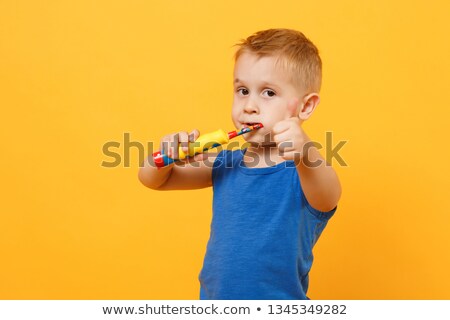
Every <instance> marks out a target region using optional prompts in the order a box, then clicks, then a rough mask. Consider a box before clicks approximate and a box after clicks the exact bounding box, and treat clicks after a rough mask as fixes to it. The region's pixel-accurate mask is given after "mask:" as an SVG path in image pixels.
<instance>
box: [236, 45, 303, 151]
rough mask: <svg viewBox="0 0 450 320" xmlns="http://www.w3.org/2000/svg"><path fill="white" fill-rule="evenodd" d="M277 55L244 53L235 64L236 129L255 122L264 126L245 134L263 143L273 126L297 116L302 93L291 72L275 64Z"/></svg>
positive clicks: (248, 137) (248, 139)
mask: <svg viewBox="0 0 450 320" xmlns="http://www.w3.org/2000/svg"><path fill="white" fill-rule="evenodd" d="M275 62H276V57H272V56H267V57H261V58H259V57H258V56H256V55H255V54H252V53H243V54H242V55H241V56H240V57H239V58H238V60H237V61H236V64H235V67H234V98H233V108H232V112H231V116H232V119H233V122H234V125H235V126H236V128H237V129H241V128H243V127H245V126H248V125H250V124H252V123H262V124H263V125H264V128H262V129H259V130H255V131H252V132H250V133H246V134H244V138H245V140H246V141H249V142H250V141H251V142H256V143H261V142H263V141H264V136H265V135H266V134H267V133H269V132H271V131H272V128H273V126H274V125H275V124H276V123H277V122H279V121H281V120H285V119H288V118H291V117H296V116H298V103H297V105H293V104H292V102H293V101H295V99H298V100H297V101H300V99H301V97H302V93H301V92H299V90H298V89H297V88H296V87H295V86H294V84H293V83H292V81H291V80H290V77H289V75H287V74H286V72H283V71H282V69H281V68H280V67H278V66H276V65H275Z"/></svg>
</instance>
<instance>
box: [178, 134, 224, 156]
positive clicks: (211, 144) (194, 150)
mask: <svg viewBox="0 0 450 320" xmlns="http://www.w3.org/2000/svg"><path fill="white" fill-rule="evenodd" d="M229 140H230V139H229V138H228V133H226V132H225V131H223V130H221V129H219V130H216V131H213V132H210V133H206V134H204V135H201V136H200V137H198V138H197V140H195V142H191V143H189V156H190V157H192V156H194V155H196V154H198V153H202V152H203V151H205V150H208V149H212V148H215V147H217V146H219V145H221V144H224V143H228V141H229ZM186 157H187V155H186V153H184V152H183V150H181V147H179V148H178V159H180V160H181V159H185V158H186Z"/></svg>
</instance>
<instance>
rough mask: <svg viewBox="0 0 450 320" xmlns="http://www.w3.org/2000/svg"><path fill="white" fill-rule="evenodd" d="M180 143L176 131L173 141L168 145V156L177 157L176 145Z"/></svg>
mask: <svg viewBox="0 0 450 320" xmlns="http://www.w3.org/2000/svg"><path fill="white" fill-rule="evenodd" d="M179 143H180V135H179V134H178V133H177V134H175V135H174V136H173V141H172V143H171V146H170V154H171V155H169V157H171V158H172V159H178V145H179Z"/></svg>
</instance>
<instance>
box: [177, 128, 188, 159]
mask: <svg viewBox="0 0 450 320" xmlns="http://www.w3.org/2000/svg"><path fill="white" fill-rule="evenodd" d="M179 134H180V140H179V142H180V147H181V150H183V152H184V153H186V154H187V153H188V152H189V135H188V134H187V132H184V131H182V132H180V133H179Z"/></svg>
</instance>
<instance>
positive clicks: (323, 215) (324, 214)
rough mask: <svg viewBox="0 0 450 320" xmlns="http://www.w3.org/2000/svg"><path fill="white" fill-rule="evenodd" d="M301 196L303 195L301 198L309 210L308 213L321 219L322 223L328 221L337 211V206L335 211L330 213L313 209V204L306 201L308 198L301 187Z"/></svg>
mask: <svg viewBox="0 0 450 320" xmlns="http://www.w3.org/2000/svg"><path fill="white" fill-rule="evenodd" d="M300 194H301V197H302V201H303V203H304V204H305V207H306V208H307V209H308V211H309V212H310V213H311V214H312V215H314V216H315V217H317V218H318V219H320V220H322V221H328V220H329V219H330V218H331V217H332V216H333V215H334V213H335V212H336V210H337V206H336V207H334V209H332V210H330V211H326V212H325V211H320V210H317V209H315V208H313V207H312V206H311V204H310V203H309V202H308V199H306V196H305V194H304V192H303V189H302V188H301V187H300Z"/></svg>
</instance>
